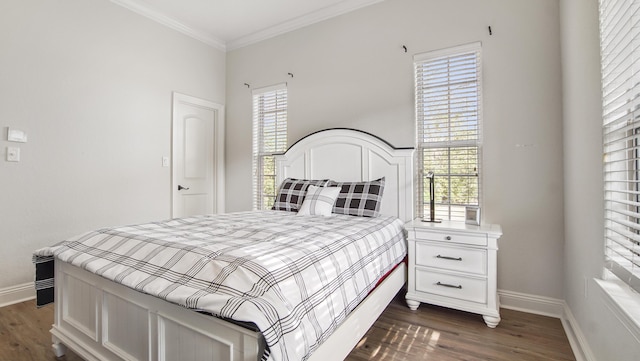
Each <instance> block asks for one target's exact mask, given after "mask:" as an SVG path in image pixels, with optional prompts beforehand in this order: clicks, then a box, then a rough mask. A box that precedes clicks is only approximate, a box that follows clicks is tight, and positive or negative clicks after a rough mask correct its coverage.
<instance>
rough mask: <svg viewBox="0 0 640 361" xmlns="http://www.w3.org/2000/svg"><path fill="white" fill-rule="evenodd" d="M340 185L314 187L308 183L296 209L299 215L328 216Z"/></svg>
mask: <svg viewBox="0 0 640 361" xmlns="http://www.w3.org/2000/svg"><path fill="white" fill-rule="evenodd" d="M339 193H340V187H316V186H313V185H310V186H309V188H307V195H306V196H304V201H303V202H302V206H301V207H300V210H299V211H298V214H299V215H301V216H330V215H331V211H332V210H333V205H334V204H335V203H336V198H338V194H339Z"/></svg>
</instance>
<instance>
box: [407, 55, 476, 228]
mask: <svg viewBox="0 0 640 361" xmlns="http://www.w3.org/2000/svg"><path fill="white" fill-rule="evenodd" d="M480 50H481V48H480V43H474V44H469V45H463V46H459V47H454V48H449V49H444V50H439V51H433V52H429V53H424V54H419V55H416V56H415V57H414V65H415V80H416V120H417V132H416V134H417V137H418V139H417V167H416V169H417V171H418V172H419V175H420V176H419V178H420V181H418V182H417V184H418V187H416V188H417V192H418V194H417V196H416V199H417V202H418V205H417V214H418V215H419V216H420V217H424V216H425V215H429V214H430V202H429V201H430V196H431V195H430V193H429V192H430V190H429V178H428V177H427V174H428V173H429V172H433V174H434V182H435V191H434V197H435V214H436V218H439V219H448V220H460V221H462V220H464V219H465V207H466V206H480V173H479V168H480V159H481V156H480V149H481V133H480V126H481V118H482V117H481V110H482V109H481V99H482V98H481V89H482V87H481V61H480V60H481V54H480Z"/></svg>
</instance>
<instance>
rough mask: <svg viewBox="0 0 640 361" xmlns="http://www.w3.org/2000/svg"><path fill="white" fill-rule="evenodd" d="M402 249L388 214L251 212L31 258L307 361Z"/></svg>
mask: <svg viewBox="0 0 640 361" xmlns="http://www.w3.org/2000/svg"><path fill="white" fill-rule="evenodd" d="M405 254H406V244H405V237H404V233H403V224H402V221H400V220H399V219H397V218H394V217H378V218H366V217H354V216H346V215H334V216H332V217H322V216H298V215H296V214H295V213H293V212H282V211H256V212H241V213H230V214H221V215H208V216H197V217H190V218H180V219H172V220H168V221H164V222H154V223H147V224H141V225H134V226H127V227H118V228H107V229H101V230H97V231H93V232H89V233H86V234H83V235H80V236H77V237H74V238H71V239H69V240H67V241H64V242H62V243H60V244H58V245H56V246H53V247H50V248H44V249H41V250H38V251H37V252H36V254H35V257H34V259H41V257H43V256H50V255H53V256H55V258H56V260H60V261H63V262H68V263H71V264H73V265H76V266H78V267H81V268H83V269H86V270H88V271H90V272H93V273H96V274H98V275H100V276H102V277H105V278H108V279H110V280H113V281H115V282H118V283H121V284H123V285H125V286H128V287H130V288H133V289H135V290H138V291H140V292H144V293H147V294H150V295H153V296H156V297H159V298H162V299H165V300H167V301H169V302H173V303H176V304H179V305H182V306H185V307H188V308H192V309H198V310H204V311H207V312H210V313H212V314H214V315H216V316H220V317H224V318H231V319H234V320H237V321H243V322H252V323H255V324H256V325H257V327H258V328H259V329H260V331H261V332H262V334H263V335H264V337H265V340H266V342H267V345H268V346H269V350H270V356H269V358H270V359H272V360H274V361H280V360H305V359H307V358H308V357H309V356H310V354H311V353H312V352H313V351H314V350H315V349H316V348H318V347H319V346H320V345H321V344H322V342H323V341H324V340H326V339H327V338H328V337H329V335H330V334H331V333H332V332H333V331H334V330H335V329H336V328H337V327H338V326H339V325H340V323H341V322H342V321H343V320H344V319H345V317H346V316H347V315H348V314H349V312H350V311H352V310H353V309H354V308H355V307H356V306H357V305H358V304H359V303H360V301H362V300H363V299H364V298H365V297H366V296H367V294H368V293H369V292H370V291H371V290H372V289H373V288H374V287H375V285H376V283H377V281H378V279H379V278H380V277H381V276H383V275H384V274H386V273H387V272H388V271H389V270H391V269H392V268H393V267H394V266H395V265H396V264H398V263H399V262H400V261H402V259H403V258H404V257H405Z"/></svg>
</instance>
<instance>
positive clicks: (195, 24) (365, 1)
mask: <svg viewBox="0 0 640 361" xmlns="http://www.w3.org/2000/svg"><path fill="white" fill-rule="evenodd" d="M111 1H112V2H114V3H116V4H118V5H121V6H123V7H125V8H127V9H129V10H132V11H134V12H136V13H138V14H141V15H144V16H146V17H148V18H150V19H152V20H155V21H157V22H159V23H161V24H163V25H166V26H169V27H171V28H173V29H175V30H178V31H180V32H182V33H184V34H187V35H189V36H191V37H193V38H196V39H198V40H200V41H203V42H205V43H207V44H209V45H212V46H214V47H216V48H218V49H220V50H223V51H227V50H233V49H237V48H240V47H243V46H246V45H249V44H252V43H255V42H258V41H261V40H264V39H268V38H270V37H274V36H277V35H280V34H283V33H286V32H288V31H291V30H295V29H298V28H301V27H303V26H307V25H310V24H313V23H316V22H319V21H322V20H325V19H329V18H331V17H334V16H338V15H341V14H344V13H347V12H349V11H353V10H356V9H359V8H362V7H365V6H368V5H371V4H375V3H378V2H381V1H383V0H180V1H176V0H111Z"/></svg>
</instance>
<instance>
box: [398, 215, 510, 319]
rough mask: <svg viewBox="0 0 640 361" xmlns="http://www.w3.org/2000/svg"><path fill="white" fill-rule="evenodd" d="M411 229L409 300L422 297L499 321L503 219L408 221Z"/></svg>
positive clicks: (410, 303)
mask: <svg viewBox="0 0 640 361" xmlns="http://www.w3.org/2000/svg"><path fill="white" fill-rule="evenodd" d="M405 228H406V229H407V231H408V234H409V240H408V244H409V250H408V252H409V270H408V272H409V284H408V291H407V295H406V297H405V298H406V300H407V305H408V306H409V308H410V309H412V310H416V309H418V306H420V302H424V303H430V304H434V305H438V306H443V307H449V308H455V309H458V310H463V311H467V312H473V313H478V314H481V315H482V316H483V318H484V322H485V323H486V324H487V326H489V327H491V328H494V327H496V326H497V325H498V323H499V322H500V304H499V301H498V292H497V254H498V239H499V238H500V236H502V229H501V228H500V226H499V225H495V224H484V225H480V226H474V225H468V224H465V223H464V222H450V221H442V223H427V222H422V221H421V220H419V219H416V220H414V221H412V222H409V223H407V224H406V225H405Z"/></svg>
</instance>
